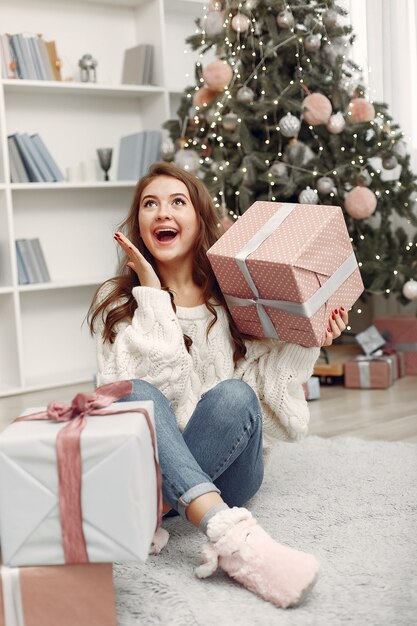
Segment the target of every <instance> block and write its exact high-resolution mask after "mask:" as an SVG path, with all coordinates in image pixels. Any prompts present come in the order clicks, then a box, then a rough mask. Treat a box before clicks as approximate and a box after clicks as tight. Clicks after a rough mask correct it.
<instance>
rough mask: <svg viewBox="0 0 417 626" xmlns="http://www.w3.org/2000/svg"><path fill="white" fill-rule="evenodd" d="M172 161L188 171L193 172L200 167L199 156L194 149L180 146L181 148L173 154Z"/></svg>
mask: <svg viewBox="0 0 417 626" xmlns="http://www.w3.org/2000/svg"><path fill="white" fill-rule="evenodd" d="M174 163H175V165H178V167H182V169H184V170H187V171H188V172H193V173H195V172H197V171H198V169H199V167H200V157H199V156H198V154H197V152H196V151H195V150H186V149H185V148H181V150H178V152H176V154H175V157H174Z"/></svg>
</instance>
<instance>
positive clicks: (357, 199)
mask: <svg viewBox="0 0 417 626" xmlns="http://www.w3.org/2000/svg"><path fill="white" fill-rule="evenodd" d="M376 204H377V199H376V196H375V194H374V192H373V191H371V190H370V189H368V188H367V187H359V186H358V187H354V188H353V189H352V191H349V193H348V194H347V196H346V198H345V209H346V212H347V213H349V215H350V216H351V217H353V218H354V219H356V220H363V219H365V218H366V217H369V216H370V215H372V213H374V211H375V209H376Z"/></svg>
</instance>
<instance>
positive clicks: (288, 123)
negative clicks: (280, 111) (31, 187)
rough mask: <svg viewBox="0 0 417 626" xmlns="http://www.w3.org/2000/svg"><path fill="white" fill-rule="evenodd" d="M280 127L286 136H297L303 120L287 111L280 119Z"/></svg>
mask: <svg viewBox="0 0 417 626" xmlns="http://www.w3.org/2000/svg"><path fill="white" fill-rule="evenodd" d="M278 123H279V127H280V129H281V133H282V134H283V135H284V137H295V136H296V135H298V133H299V131H300V126H301V122H300V120H299V119H298V117H295V115H292V114H291V113H287V114H286V115H284V117H281V119H280V120H279V122H278Z"/></svg>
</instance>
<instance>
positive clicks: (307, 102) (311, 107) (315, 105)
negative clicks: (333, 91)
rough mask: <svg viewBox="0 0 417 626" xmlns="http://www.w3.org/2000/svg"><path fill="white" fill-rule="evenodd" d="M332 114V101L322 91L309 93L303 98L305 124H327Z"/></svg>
mask: <svg viewBox="0 0 417 626" xmlns="http://www.w3.org/2000/svg"><path fill="white" fill-rule="evenodd" d="M331 114H332V103H331V102H330V100H329V99H328V98H326V96H324V95H323V94H322V93H311V94H310V95H308V96H306V97H305V98H304V100H303V117H304V119H305V121H306V122H307V124H311V126H319V125H320V124H327V122H328V121H329V119H330V116H331Z"/></svg>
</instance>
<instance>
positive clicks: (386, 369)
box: [345, 355, 398, 389]
mask: <svg viewBox="0 0 417 626" xmlns="http://www.w3.org/2000/svg"><path fill="white" fill-rule="evenodd" d="M397 378H398V364H397V357H396V356H394V355H392V356H384V355H379V356H373V355H368V356H365V355H361V356H357V357H356V358H355V359H352V360H351V361H347V362H346V363H345V387H348V388H351V389H358V388H360V389H387V387H390V386H391V385H392V384H393V383H394V381H395V380H397Z"/></svg>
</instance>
